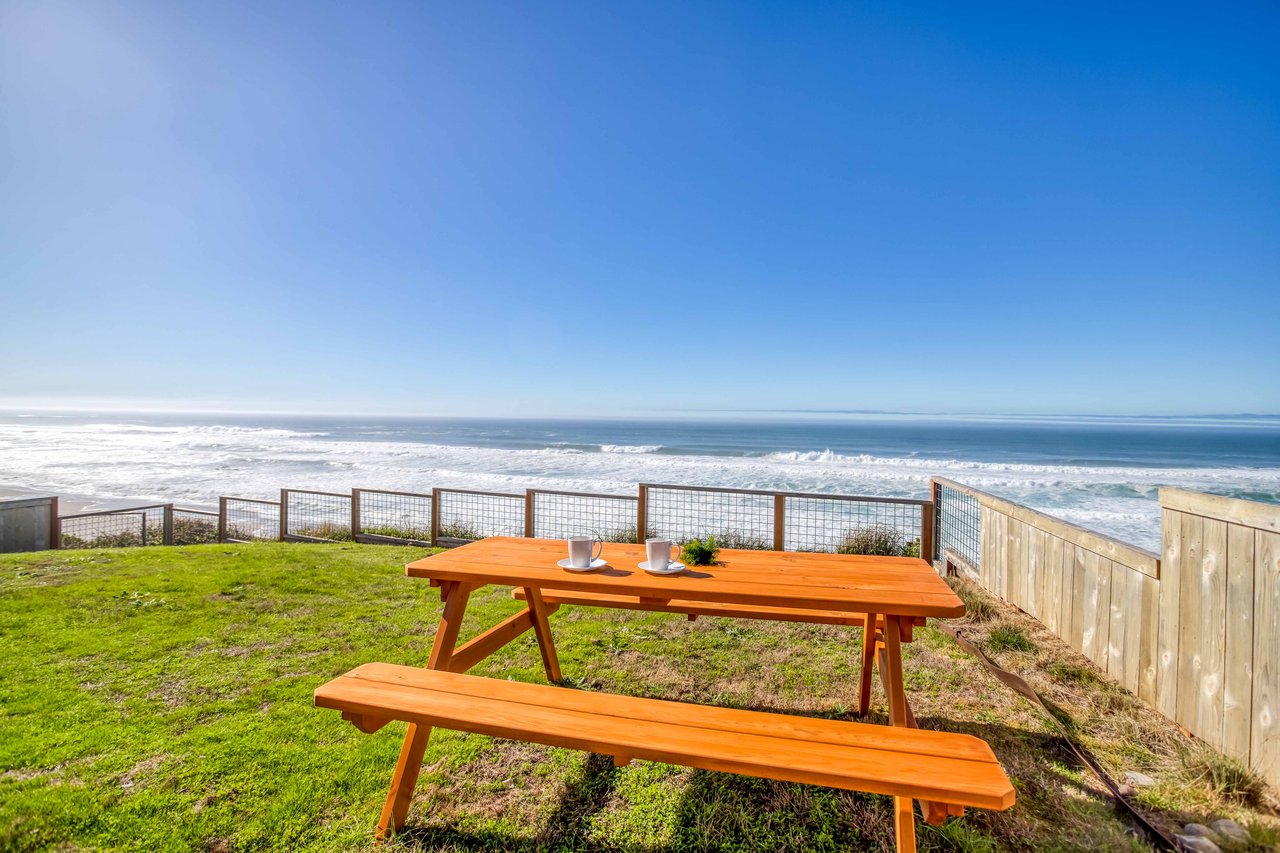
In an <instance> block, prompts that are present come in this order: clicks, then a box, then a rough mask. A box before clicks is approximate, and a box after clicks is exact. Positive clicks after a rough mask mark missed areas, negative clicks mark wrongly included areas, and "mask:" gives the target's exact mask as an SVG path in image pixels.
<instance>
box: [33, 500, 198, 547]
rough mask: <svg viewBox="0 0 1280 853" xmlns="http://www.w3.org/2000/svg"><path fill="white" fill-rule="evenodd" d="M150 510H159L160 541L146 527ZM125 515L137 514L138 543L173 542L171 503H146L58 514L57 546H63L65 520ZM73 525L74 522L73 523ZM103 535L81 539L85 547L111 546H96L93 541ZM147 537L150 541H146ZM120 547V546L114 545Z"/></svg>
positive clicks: (143, 545)
mask: <svg viewBox="0 0 1280 853" xmlns="http://www.w3.org/2000/svg"><path fill="white" fill-rule="evenodd" d="M152 510H160V512H161V516H160V519H161V521H160V531H159V535H160V541H158V542H157V541H155V536H156V534H155V532H154V531H151V532H149V531H148V529H147V518H148V516H149V515H150V514H151V511H152ZM125 516H138V545H139V546H141V547H146V546H150V545H172V544H173V504H146V505H145V506H130V507H121V508H119V509H100V510H94V511H93V512H74V513H69V514H67V515H60V516H58V538H57V542H58V547H59V548H61V547H64V546H63V542H64V540H65V539H66V537H67V535H68V533H67V531H66V529H65V528H66V526H67V525H66V522H67V521H71V522H75V521H77V520H80V519H89V518H116V517H125ZM73 526H74V524H73ZM77 538H79V537H77ZM101 538H103V536H102V535H101V534H99V535H98V536H96V537H95V538H94V539H85V540H82V541H84V542H85V543H86V546H87V547H90V548H93V547H112V546H96V545H95V544H94V543H95V542H96V541H97V539H101ZM148 538H150V539H151V541H147V540H148ZM116 547H121V546H116Z"/></svg>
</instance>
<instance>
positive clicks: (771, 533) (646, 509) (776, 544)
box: [637, 483, 934, 559]
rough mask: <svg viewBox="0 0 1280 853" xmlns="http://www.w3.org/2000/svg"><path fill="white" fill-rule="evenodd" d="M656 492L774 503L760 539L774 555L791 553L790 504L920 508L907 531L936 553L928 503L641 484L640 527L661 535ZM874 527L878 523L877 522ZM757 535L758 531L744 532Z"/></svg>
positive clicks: (925, 552)
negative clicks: (653, 494) (656, 520)
mask: <svg viewBox="0 0 1280 853" xmlns="http://www.w3.org/2000/svg"><path fill="white" fill-rule="evenodd" d="M653 491H673V492H695V493H703V494H707V493H710V494H720V495H740V496H745V497H759V498H762V499H770V500H771V502H772V510H771V511H772V517H771V520H770V521H769V523H768V525H767V526H768V531H767V535H763V536H761V537H760V539H761V540H762V543H768V545H767V547H770V548H771V549H772V550H774V551H785V550H787V547H786V546H787V529H788V528H787V519H788V517H789V515H790V514H789V513H788V510H787V502H788V501H789V500H790V501H796V500H815V501H839V502H847V503H850V504H867V505H883V506H913V507H918V508H919V522H918V528H914V529H911V530H909V531H906V533H907V534H910V533H915V532H916V530H917V529H918V531H919V533H918V535H919V538H920V554H921V556H922V557H924V558H925V559H928V555H929V554H931V553H932V552H933V548H934V545H933V532H934V518H933V503H932V502H931V501H927V500H919V499H916V498H893V497H875V496H872V495H832V494H818V493H811V492H786V491H773V490H768V489H726V488H720V487H718V486H680V485H674V484H670V483H641V484H640V486H639V501H638V511H637V526H638V529H640V530H645V531H649V530H653V531H654V532H656V533H661V532H662V531H661V530H657V529H655V528H654V525H653V518H652V514H651V511H650V510H651V507H650V496H651V492H653ZM768 502H769V501H761V502H760V503H761V504H762V506H761V507H760V508H758V509H757V510H756V512H765V511H767V510H768V506H767V504H768ZM873 523H874V522H873ZM707 532H708V533H712V534H714V533H717V532H718V531H707ZM743 532H747V533H754V532H755V531H743Z"/></svg>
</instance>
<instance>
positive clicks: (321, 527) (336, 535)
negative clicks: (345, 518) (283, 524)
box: [292, 522, 351, 542]
mask: <svg viewBox="0 0 1280 853" xmlns="http://www.w3.org/2000/svg"><path fill="white" fill-rule="evenodd" d="M292 532H293V533H294V535H296V536H308V537H310V538H312V539H328V540H331V541H333V542H350V541H351V528H350V527H349V526H347V525H343V524H333V523H331V522H324V523H323V524H316V525H312V526H311V527H302V528H299V529H298V530H294V531H292Z"/></svg>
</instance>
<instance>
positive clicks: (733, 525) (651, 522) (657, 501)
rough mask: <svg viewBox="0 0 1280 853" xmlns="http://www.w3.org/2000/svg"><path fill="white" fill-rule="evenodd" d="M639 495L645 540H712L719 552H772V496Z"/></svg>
mask: <svg viewBox="0 0 1280 853" xmlns="http://www.w3.org/2000/svg"><path fill="white" fill-rule="evenodd" d="M644 492H645V497H646V502H645V513H644V515H645V528H646V530H645V536H662V537H669V538H671V539H674V540H676V541H677V542H688V541H689V540H690V539H703V538H706V537H707V536H714V537H715V538H716V544H717V545H719V546H720V547H721V548H748V549H756V550H767V549H770V548H772V547H773V530H774V528H773V521H774V496H773V494H772V493H767V492H753V491H745V490H730V489H710V488H701V487H693V486H658V485H646V486H645V488H644Z"/></svg>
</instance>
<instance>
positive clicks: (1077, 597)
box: [1065, 545, 1089, 653]
mask: <svg viewBox="0 0 1280 853" xmlns="http://www.w3.org/2000/svg"><path fill="white" fill-rule="evenodd" d="M1068 547H1069V548H1070V549H1071V557H1070V559H1071V562H1072V577H1073V579H1074V581H1073V584H1072V587H1071V628H1070V631H1069V632H1068V634H1067V636H1066V638H1065V639H1066V640H1067V642H1069V643H1070V644H1071V647H1072V648H1073V649H1075V650H1076V651H1078V652H1081V653H1085V650H1084V633H1085V623H1086V621H1087V619H1088V617H1087V615H1086V613H1085V600H1086V599H1087V598H1088V596H1089V585H1088V581H1087V574H1086V571H1085V565H1084V562H1085V555H1086V554H1088V553H1089V552H1088V551H1086V550H1085V549H1083V548H1081V547H1080V546H1079V545H1069V546H1068Z"/></svg>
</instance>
